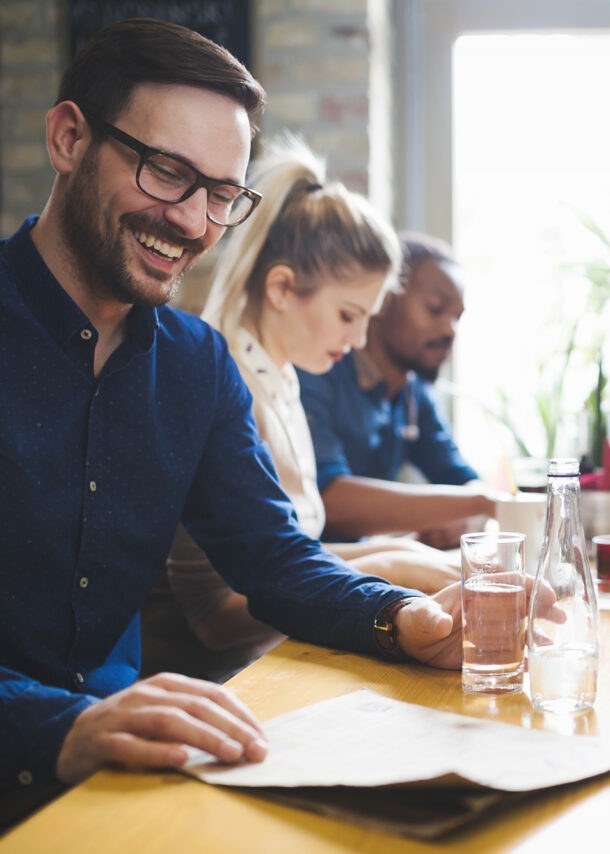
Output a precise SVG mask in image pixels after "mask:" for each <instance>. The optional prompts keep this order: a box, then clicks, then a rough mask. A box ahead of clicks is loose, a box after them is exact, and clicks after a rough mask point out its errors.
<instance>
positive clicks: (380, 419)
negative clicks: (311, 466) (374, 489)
mask: <svg viewBox="0 0 610 854" xmlns="http://www.w3.org/2000/svg"><path fill="white" fill-rule="evenodd" d="M298 375H299V382H300V384H301V401H302V403H303V407H304V409H305V412H306V414H307V420H308V423H309V428H310V430H311V435H312V439H313V445H314V450H315V454H316V464H317V469H318V488H319V489H320V492H323V490H324V489H325V488H326V487H327V486H328V484H329V483H330V482H331V481H332V480H334V479H335V478H336V477H339V476H340V475H356V476H359V477H372V478H380V479H381V480H396V478H397V476H398V472H399V470H400V468H401V466H402V465H403V464H404V463H407V462H408V463H411V464H412V465H413V466H415V467H416V468H417V469H419V471H420V472H421V473H422V474H423V475H424V477H425V478H426V479H427V480H428V481H429V482H430V483H443V484H451V485H455V486H459V485H461V484H464V483H467V482H468V481H469V480H476V479H477V478H478V475H477V473H476V471H475V470H474V469H473V468H472V467H471V466H470V465H468V463H467V462H466V461H465V460H464V458H463V457H462V455H461V453H460V451H459V449H458V447H457V445H456V443H455V441H454V439H453V435H452V431H451V426H450V424H449V422H448V420H447V418H446V416H445V415H444V413H442V412H441V410H440V408H439V405H438V403H437V402H436V400H435V398H434V391H433V388H432V386H431V384H430V383H426V382H423V381H422V380H421V379H420V378H419V377H418V376H417V375H416V374H411V376H410V378H409V381H408V382H407V383H406V384H405V385H404V386H403V387H402V388H401V389H400V390H399V392H398V394H396V395H395V397H394V398H393V399H392V400H389V399H388V397H387V386H386V384H385V382H384V381H383V380H382V379H381V377H380V376H379V373H378V371H377V369H376V367H375V366H374V364H373V362H372V360H371V359H370V357H369V356H368V354H367V353H366V352H365V351H362V350H361V351H352V352H351V353H348V354H347V356H345V357H344V358H343V359H341V361H340V362H338V363H337V364H336V365H335V366H334V367H333V368H332V369H331V370H330V371H329V372H328V373H327V374H323V375H313V374H309V373H307V372H305V371H298Z"/></svg>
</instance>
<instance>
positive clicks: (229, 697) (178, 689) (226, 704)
mask: <svg viewBox="0 0 610 854" xmlns="http://www.w3.org/2000/svg"><path fill="white" fill-rule="evenodd" d="M140 684H141V685H152V686H154V687H159V688H163V689H165V690H166V691H167V692H168V697H169V698H170V699H171V698H172V697H173V698H175V696H176V695H177V694H183V695H184V694H190V695H192V696H194V697H196V698H198V699H200V698H202V697H205V698H207V699H208V700H211V701H212V702H213V703H216V704H217V705H218V706H221V707H222V708H223V709H225V710H226V711H227V712H229V713H230V714H232V715H234V716H235V717H236V718H239V719H240V720H242V721H243V722H244V723H246V724H248V726H250V727H252V728H253V729H255V730H257V731H258V732H259V733H260V734H261V735H263V729H262V727H261V725H260V723H259V722H258V720H257V719H256V717H255V716H254V715H253V714H252V712H251V711H250V709H248V707H247V706H246V705H244V703H242V702H241V700H239V699H238V698H237V697H236V695H235V694H234V693H233V692H232V691H230V690H229V689H227V688H223V687H222V686H221V685H217V684H216V683H215V682H205V681H204V680H202V679H192V678H191V677H188V676H182V675H180V674H179V673H159V674H157V675H156V676H153V677H151V678H150V679H147V680H145V681H144V682H142V683H140Z"/></svg>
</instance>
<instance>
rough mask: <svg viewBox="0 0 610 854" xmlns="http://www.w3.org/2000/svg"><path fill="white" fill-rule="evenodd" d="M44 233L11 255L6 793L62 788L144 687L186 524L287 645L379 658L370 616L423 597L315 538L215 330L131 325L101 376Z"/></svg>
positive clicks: (0, 389)
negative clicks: (59, 762) (150, 611)
mask: <svg viewBox="0 0 610 854" xmlns="http://www.w3.org/2000/svg"><path fill="white" fill-rule="evenodd" d="M34 224H35V218H31V219H30V220H28V221H26V222H25V223H24V225H23V226H22V227H21V229H20V230H19V231H18V232H17V233H16V234H15V235H14V236H13V237H12V238H10V239H9V240H6V241H2V242H0V365H1V373H0V511H1V512H0V542H1V543H2V550H1V555H0V580H1V594H0V757H1V760H0V791H2V790H7V789H11V788H12V787H16V786H18V783H19V782H21V783H24V784H25V783H30V782H33V783H34V784H44V783H47V782H50V781H52V780H53V776H54V767H55V762H56V758H57V754H58V752H59V749H60V747H61V744H62V741H63V739H64V737H65V735H66V733H67V732H68V730H69V729H70V727H71V725H72V722H73V720H74V718H75V717H76V716H77V715H78V714H79V713H80V712H81V711H82V710H83V709H84V708H85V707H86V706H87V705H88V704H90V703H92V702H95V701H96V700H97V699H98V698H100V697H105V696H107V695H108V694H110V693H113V692H115V691H117V690H119V689H121V688H124V687H125V686H127V685H129V684H130V683H132V682H133V681H134V679H135V678H136V676H137V674H138V668H139V657H140V653H139V624H138V622H139V621H138V616H137V614H138V609H139V607H140V605H141V603H142V602H143V600H144V599H145V597H146V596H147V594H148V592H149V591H150V589H151V587H152V586H153V584H154V582H155V580H156V578H157V577H158V575H159V573H160V571H161V569H162V568H163V565H164V562H165V559H166V557H167V554H168V551H169V548H170V545H171V542H172V538H173V536H174V533H175V531H176V527H177V525H178V522H179V521H182V522H183V524H184V526H185V527H186V529H187V530H188V531H189V533H190V534H191V535H192V536H193V538H194V539H195V540H196V541H197V542H198V543H199V545H201V546H202V547H203V548H204V549H205V551H206V552H207V554H208V555H209V557H210V558H211V560H212V561H213V563H214V565H215V566H216V567H217V568H218V570H219V571H220V572H221V573H222V575H223V576H224V578H225V579H226V580H227V582H228V583H229V584H230V585H231V586H232V587H234V588H235V589H237V590H239V591H240V592H242V593H244V594H246V595H247V596H248V599H249V605H250V609H251V611H252V613H253V614H254V615H255V616H256V617H258V618H259V619H262V620H264V621H265V622H268V623H271V624H273V625H275V626H276V627H277V628H278V629H279V630H280V631H282V632H285V633H286V634H291V635H293V636H296V637H300V638H303V639H307V640H311V641H314V642H319V643H324V644H330V645H335V646H339V647H345V648H350V649H354V650H359V651H365V652H375V651H378V650H377V647H376V644H375V640H374V633H373V620H374V616H375V615H376V613H377V612H378V611H379V610H380V609H381V608H382V607H384V606H385V605H386V604H388V603H389V602H391V601H393V600H394V599H396V598H399V597H400V596H404V595H408V594H412V593H413V591H405V590H403V589H402V588H396V587H393V586H391V585H389V584H387V583H386V582H384V581H381V580H380V579H377V578H372V577H364V576H362V575H359V574H356V573H352V572H351V571H350V570H349V569H348V568H347V567H346V566H345V564H343V563H342V562H341V561H339V560H338V559H335V558H334V557H333V556H331V555H330V554H329V553H328V552H324V551H322V550H321V548H320V546H319V543H318V542H317V541H315V540H311V539H309V538H308V537H306V536H305V535H304V534H303V533H302V532H301V531H300V529H299V527H298V525H297V521H296V516H295V514H294V511H293V509H292V506H291V504H290V502H289V501H288V499H287V497H286V495H285V494H284V493H283V491H282V490H281V488H280V486H279V483H278V480H277V476H276V473H275V469H274V467H273V464H272V462H271V459H270V457H269V453H268V451H267V447H266V445H264V444H263V443H262V442H261V441H260V439H259V437H258V434H257V433H256V429H255V426H254V422H253V419H252V416H251V412H250V406H251V397H250V393H249V392H248V390H247V388H246V386H245V385H244V383H243V382H242V380H241V378H240V375H239V372H238V370H237V368H236V366H235V364H234V362H233V360H232V359H231V357H230V356H229V354H228V351H227V347H226V344H225V341H224V339H223V338H222V337H221V336H220V335H219V334H217V333H216V332H215V331H214V330H212V329H211V328H210V327H209V326H207V325H206V324H205V323H203V322H202V321H201V320H199V319H198V318H195V317H192V316H190V315H187V314H184V313H182V312H178V311H175V310H173V309H172V308H169V307H163V308H160V309H150V308H137V307H134V308H133V309H132V310H131V311H130V313H129V315H128V332H127V336H126V340H125V341H124V342H123V343H122V344H121V345H120V346H119V348H118V349H117V350H115V351H114V352H113V353H112V355H111V356H110V358H109V359H108V361H107V363H106V365H105V366H104V369H103V371H102V373H101V374H100V376H99V377H98V378H96V377H95V376H94V373H93V354H94V348H95V343H96V341H97V331H96V329H95V328H94V327H93V325H92V324H91V322H90V321H89V319H88V318H87V317H86V316H85V315H84V314H83V313H82V312H81V310H80V309H79V308H78V306H77V305H76V304H75V303H74V302H73V301H72V300H71V298H70V297H69V296H68V294H67V293H66V292H65V291H64V290H63V288H62V287H61V286H60V285H59V283H58V282H57V281H56V279H55V278H54V277H53V276H52V274H51V273H50V271H49V270H48V268H47V267H46V266H45V264H44V262H43V261H42V259H41V257H40V255H39V254H38V252H37V250H36V248H35V247H34V244H33V242H32V240H31V236H30V228H31V227H32V226H33V225H34Z"/></svg>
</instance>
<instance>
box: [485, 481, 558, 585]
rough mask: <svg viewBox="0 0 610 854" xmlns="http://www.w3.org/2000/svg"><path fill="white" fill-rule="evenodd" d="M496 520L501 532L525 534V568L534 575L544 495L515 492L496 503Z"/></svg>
mask: <svg viewBox="0 0 610 854" xmlns="http://www.w3.org/2000/svg"><path fill="white" fill-rule="evenodd" d="M496 519H497V521H498V525H499V527H500V530H501V531H515V532H516V533H520V534H525V568H526V570H527V572H528V574H529V575H535V574H536V568H537V566H538V556H539V554H540V546H541V545H542V540H543V539H544V523H545V519H546V495H545V494H544V493H542V492H517V493H516V495H511V496H510V497H509V498H506V499H501V500H500V501H497V502H496Z"/></svg>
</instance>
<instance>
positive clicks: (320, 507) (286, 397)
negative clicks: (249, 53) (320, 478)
mask: <svg viewBox="0 0 610 854" xmlns="http://www.w3.org/2000/svg"><path fill="white" fill-rule="evenodd" d="M235 344H236V346H235V348H234V352H233V356H234V358H235V361H236V362H237V365H238V367H239V370H240V372H241V375H242V377H243V379H244V381H245V383H246V385H247V386H248V388H249V389H250V392H251V393H252V397H253V399H254V403H253V412H254V418H255V420H256V426H257V428H258V432H259V434H260V436H261V438H262V439H263V440H264V441H265V442H267V444H268V445H269V449H270V451H271V456H272V457H273V462H274V463H275V467H276V469H277V472H278V475H279V478H280V483H281V484H282V487H283V489H284V490H285V492H286V493H287V494H288V496H289V497H290V499H291V501H292V503H293V504H294V507H295V510H296V512H297V516H298V519H299V524H300V525H301V527H302V528H303V530H304V531H305V532H306V533H307V534H309V536H310V537H315V538H319V537H320V535H321V533H322V530H323V528H324V522H325V516H324V504H323V503H322V498H321V496H320V493H319V491H318V484H317V479H316V459H315V455H314V450H313V444H312V441H311V433H310V432H309V426H308V424H307V417H306V415H305V410H304V409H303V406H302V405H301V398H300V393H299V380H298V378H297V374H296V371H295V369H294V368H293V366H292V365H291V364H286V365H285V366H284V367H283V368H279V367H278V366H277V365H276V364H275V362H274V361H273V360H272V359H271V357H270V356H269V354H268V353H267V351H266V350H265V349H264V347H263V346H262V344H261V343H260V342H259V341H257V339H256V338H254V336H253V335H251V334H250V333H249V332H248V331H247V330H245V329H243V328H240V329H239V330H238V333H237V338H236V342H235Z"/></svg>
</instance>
